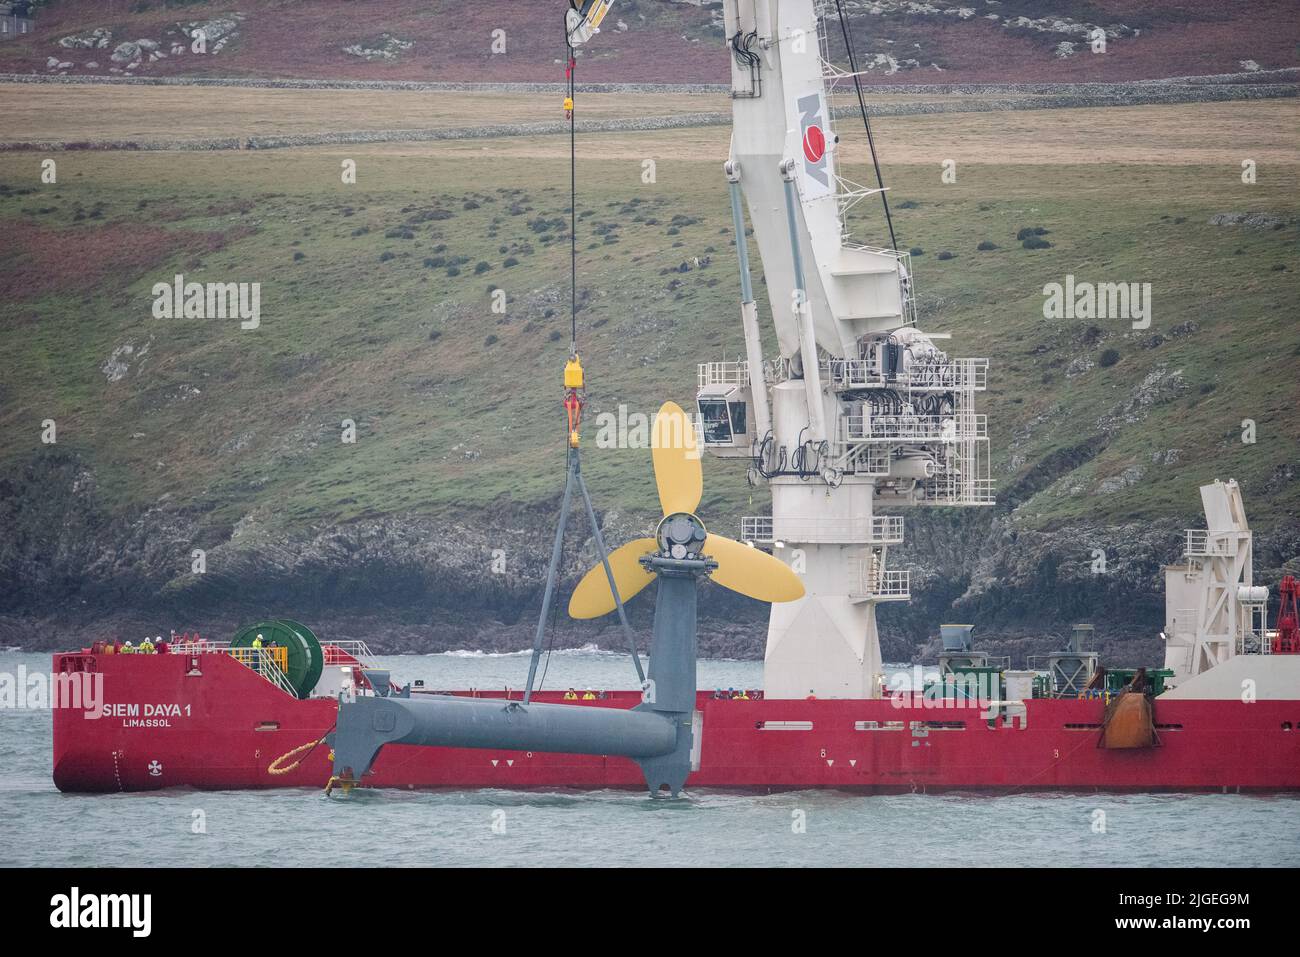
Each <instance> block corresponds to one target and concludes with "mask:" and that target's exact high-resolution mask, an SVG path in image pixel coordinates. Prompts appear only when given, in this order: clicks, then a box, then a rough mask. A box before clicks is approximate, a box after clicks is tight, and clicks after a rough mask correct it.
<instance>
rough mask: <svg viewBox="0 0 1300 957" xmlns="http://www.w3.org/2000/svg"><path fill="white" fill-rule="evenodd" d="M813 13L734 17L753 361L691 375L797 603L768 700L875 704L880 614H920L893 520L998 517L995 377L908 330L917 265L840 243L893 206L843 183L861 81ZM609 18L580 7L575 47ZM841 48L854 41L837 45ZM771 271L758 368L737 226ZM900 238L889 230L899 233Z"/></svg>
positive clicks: (737, 170) (574, 12) (709, 441)
mask: <svg viewBox="0 0 1300 957" xmlns="http://www.w3.org/2000/svg"><path fill="white" fill-rule="evenodd" d="M822 6H823V5H822V4H817V5H815V4H814V0H724V2H723V15H724V23H725V29H726V35H727V42H728V48H729V51H730V54H731V98H732V117H733V127H732V137H731V150H730V156H729V158H728V159H727V162H726V164H725V172H726V177H727V180H728V182H729V184H730V188H731V203H732V214H733V218H734V221H735V228H736V248H737V251H738V253H739V258H740V282H741V309H740V313H741V323H742V325H743V327H744V337H745V353H746V359H745V361H739V362H736V361H730V362H727V361H722V362H705V363H701V364H700V367H699V390H698V394H697V397H696V402H697V406H698V410H699V418H700V423H701V430H702V436H703V441H704V444H705V447H706V448H708V449H709V450H710V451H712V452H714V453H715V454H717V455H720V456H723V457H735V458H743V459H746V460H747V461H748V462H749V477H750V480H751V481H753V482H754V483H758V482H764V483H766V484H767V485H768V486H769V487H770V488H771V492H772V514H771V515H770V516H754V517H750V518H745V519H743V520H742V528H741V537H742V538H743V539H745V540H746V541H749V542H751V543H752V544H755V545H770V546H772V547H773V549H774V553H775V554H776V555H777V557H779V558H780V559H781V560H782V561H785V562H786V563H787V564H789V565H790V566H791V567H792V568H793V569H794V570H795V571H796V572H797V573H798V574H799V575H800V577H801V578H802V580H803V582H804V585H805V588H806V592H807V593H806V595H805V597H803V598H802V599H800V600H798V601H794V602H787V603H783V604H775V605H773V606H772V610H771V618H770V621H769V625H768V636H767V648H766V653H765V666H764V690H765V694H766V695H767V696H768V697H772V698H804V697H808V696H809V695H814V696H816V697H819V698H872V697H878V696H879V694H880V687H881V676H882V667H881V660H880V640H879V635H878V632H877V627H876V607H877V605H878V604H879V603H881V602H886V601H906V600H908V599H909V598H910V583H909V576H908V572H907V571H905V570H898V569H893V568H890V567H889V563H888V552H889V548H890V546H896V545H899V544H901V543H902V541H903V519H902V517H900V516H897V515H878V514H876V506H877V504H878V503H879V504H882V505H899V506H902V505H950V506H973V505H989V504H992V502H993V487H992V481H991V479H990V477H989V457H988V434H987V428H986V424H985V417H984V416H982V415H979V414H977V413H976V411H975V401H974V400H975V393H977V392H980V391H983V390H984V388H985V384H986V380H987V374H988V360H987V359H958V358H950V357H949V356H948V355H947V354H946V353H944V352H943V351H941V350H940V349H939V348H938V347H937V346H936V345H935V340H936V339H942V338H946V337H945V336H938V335H926V334H925V333H923V332H921V331H920V330H919V329H918V328H917V325H916V321H917V320H916V306H915V299H914V293H913V280H912V267H911V262H910V257H909V255H908V254H907V253H906V252H900V251H898V250H897V249H894V248H884V247H877V246H869V245H862V244H859V243H854V242H851V241H850V240H849V237H848V233H847V230H846V226H845V213H846V211H847V210H848V209H849V208H850V207H851V206H853V205H854V204H855V203H857V202H859V201H861V200H862V199H864V198H867V197H869V196H873V195H878V194H879V193H881V192H883V189H884V188H883V186H882V187H880V188H876V189H870V188H864V187H861V186H858V185H856V184H854V183H851V182H849V181H848V180H847V179H845V178H844V177H843V176H842V175H841V173H840V172H839V167H840V164H839V163H838V162H837V159H836V152H837V146H838V144H839V137H838V136H837V135H836V134H835V132H834V130H833V126H832V123H831V114H830V99H831V94H832V93H833V91H834V88H835V85H836V84H837V83H838V82H841V81H844V80H853V79H854V74H853V73H852V72H846V71H844V70H841V69H839V68H837V67H836V66H834V65H833V64H832V63H831V62H830V60H829V57H828V55H827V51H826V36H825V33H824V29H823V28H824V25H825V23H826V16H825V14H826V12H827V11H826V10H824V9H822V8H821V7H822ZM608 9H609V3H608V2H607V0H605V2H602V0H593V2H590V3H587V4H585V5H580V4H576V3H575V4H574V5H573V6H572V8H571V9H570V11H569V14H568V21H567V28H568V31H569V35H570V37H571V38H572V40H573V41H575V42H582V40H585V39H587V38H588V37H590V36H591V34H592V32H595V28H597V27H598V26H599V20H600V19H601V18H603V17H604V15H605V14H606V13H607V12H608ZM846 36H847V33H846ZM746 211H747V212H748V219H749V222H750V224H751V225H752V228H753V232H754V238H755V240H756V242H757V245H758V251H759V256H760V257H761V260H762V265H763V275H764V278H765V281H766V288H767V298H768V304H769V306H770V309H771V323H772V329H773V331H774V332H775V342H776V351H775V353H773V354H770V355H768V354H765V353H764V351H763V341H762V335H761V330H760V322H759V315H758V308H757V305H756V303H755V299H754V295H753V290H752V287H751V278H750V273H749V263H748V253H747V242H746V238H745V229H744V222H745V214H746ZM891 232H892V230H891Z"/></svg>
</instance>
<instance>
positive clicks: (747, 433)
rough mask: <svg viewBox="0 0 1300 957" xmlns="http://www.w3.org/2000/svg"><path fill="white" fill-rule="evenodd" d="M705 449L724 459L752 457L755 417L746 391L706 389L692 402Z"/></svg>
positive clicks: (738, 388) (731, 387)
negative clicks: (697, 416)
mask: <svg viewBox="0 0 1300 957" xmlns="http://www.w3.org/2000/svg"><path fill="white" fill-rule="evenodd" d="M695 402H696V406H697V408H698V409H699V413H700V428H701V432H702V433H703V437H704V444H705V446H706V447H707V448H708V449H709V450H710V451H711V452H714V453H716V454H717V455H720V456H722V457H724V458H726V457H728V456H737V457H739V456H743V455H749V454H751V450H752V447H753V444H754V439H755V435H754V426H753V421H754V417H753V415H751V414H750V412H751V410H750V407H749V405H750V398H749V389H747V388H745V387H743V386H739V385H723V384H718V385H707V386H704V387H703V388H701V389H700V391H699V394H698V395H697V396H696V399H695Z"/></svg>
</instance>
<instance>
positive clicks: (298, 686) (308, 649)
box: [230, 618, 325, 698]
mask: <svg viewBox="0 0 1300 957" xmlns="http://www.w3.org/2000/svg"><path fill="white" fill-rule="evenodd" d="M258 635H261V636H262V644H263V645H269V644H270V643H271V642H273V641H274V642H275V643H276V644H277V645H279V646H280V647H281V648H284V649H285V652H286V658H287V664H286V668H285V676H286V677H287V678H288V679H289V685H290V687H292V688H293V690H294V694H296V695H297V696H298V697H299V698H306V697H307V696H308V695H309V694H311V692H312V689H313V688H315V687H316V682H317V681H319V680H320V676H321V672H322V671H323V670H324V668H325V652H324V651H323V650H322V649H321V645H320V639H318V638H317V637H316V635H315V634H314V633H313V632H312V630H311V629H310V628H308V627H307V626H306V625H304V624H302V623H301V622H297V621H294V620H293V619H291V618H274V619H270V620H268V621H259V622H257V623H256V624H253V625H249V626H248V627H246V628H241V629H240V630H239V632H238V633H237V634H236V635H235V637H234V638H232V639H231V640H230V647H231V648H251V647H253V641H254V639H256V638H257V636H258Z"/></svg>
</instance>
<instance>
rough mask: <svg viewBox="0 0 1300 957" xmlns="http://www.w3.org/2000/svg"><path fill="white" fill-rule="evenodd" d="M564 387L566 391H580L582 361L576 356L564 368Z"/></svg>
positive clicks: (581, 386)
mask: <svg viewBox="0 0 1300 957" xmlns="http://www.w3.org/2000/svg"><path fill="white" fill-rule="evenodd" d="M564 387H565V388H566V389H581V388H583V384H582V360H581V359H579V358H578V357H577V356H576V355H575V356H573V358H571V359H570V360H569V361H568V362H567V363H565V366H564Z"/></svg>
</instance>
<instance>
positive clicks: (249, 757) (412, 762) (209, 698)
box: [54, 653, 1300, 793]
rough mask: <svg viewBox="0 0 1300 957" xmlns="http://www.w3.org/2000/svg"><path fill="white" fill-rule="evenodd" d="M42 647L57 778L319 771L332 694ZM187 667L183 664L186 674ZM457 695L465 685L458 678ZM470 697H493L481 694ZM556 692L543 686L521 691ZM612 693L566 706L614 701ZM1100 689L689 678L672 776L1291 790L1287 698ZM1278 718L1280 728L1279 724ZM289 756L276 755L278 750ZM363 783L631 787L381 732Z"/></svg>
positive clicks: (589, 771)
mask: <svg viewBox="0 0 1300 957" xmlns="http://www.w3.org/2000/svg"><path fill="white" fill-rule="evenodd" d="M193 660H194V659H193V658H191V657H190V656H187V655H152V656H144V655H141V656H113V655H108V656H98V657H95V656H89V655H86V654H85V653H81V654H69V655H55V656H54V673H55V674H60V673H69V672H72V673H82V674H86V673H89V674H91V675H100V676H102V679H95V680H97V681H98V680H102V685H101V687H102V692H103V696H102V702H103V708H102V714H101V716H100V717H97V718H95V717H90V716H89V714H88V712H87V711H86V710H85V708H84V707H56V708H55V709H54V783H55V784H56V785H57V786H58V787H59V789H60V790H63V791H89V792H105V791H142V790H154V789H159V788H166V787H195V788H209V789H251V788H283V787H315V788H320V787H324V785H325V784H326V782H327V781H328V780H329V778H330V774H331V766H330V760H329V754H328V747H327V746H326V745H323V744H322V745H320V746H318V747H316V748H315V749H314V750H312V751H310V752H309V753H307V754H306V756H305V757H304V758H302V761H301V763H300V764H299V765H298V766H297V767H295V768H293V769H292V770H290V771H289V772H288V773H285V774H274V773H272V771H271V767H272V765H273V763H274V762H276V760H277V759H278V758H280V757H281V756H282V755H285V754H286V753H287V752H290V751H292V750H293V749H295V748H298V747H300V746H301V745H304V744H307V743H310V742H313V741H317V740H319V739H320V738H322V737H323V736H324V735H326V734H327V733H328V732H329V731H330V730H331V729H332V728H333V725H334V721H335V718H336V716H337V712H338V704H337V702H335V701H333V700H331V699H317V700H306V701H300V700H297V699H295V698H293V697H292V696H290V695H288V694H285V693H284V692H282V691H280V690H279V689H277V688H275V687H273V686H272V685H271V684H270V683H269V682H267V681H265V680H263V679H262V678H261V677H259V676H258V675H257V674H255V673H254V672H252V671H251V670H249V669H248V668H246V667H244V666H243V665H241V664H240V663H239V662H237V661H235V660H234V659H232V658H230V657H228V656H226V655H222V654H206V655H202V656H199V661H200V667H199V668H197V669H195V668H193ZM196 671H197V672H199V673H197V674H196V673H194V672H196ZM467 693H468V692H467ZM485 696H498V697H499V696H504V693H501V694H498V695H485ZM534 698H535V700H539V701H557V700H559V698H560V695H559V694H558V693H557V692H547V693H541V694H538V695H535V696H534ZM638 700H639V697H638V695H637V693H636V692H630V691H628V692H613V693H610V694H608V695H607V696H606V697H605V698H604V699H601V700H597V701H579V702H571V703H570V704H571V705H572V706H573V707H624V708H626V707H631V706H633V705H634V704H635V703H636V702H637V701H638ZM1103 707H1104V705H1103V703H1102V702H1101V701H1097V700H1082V701H1081V700H1052V699H1035V700H1030V701H1027V702H1025V719H1024V720H1023V721H1010V722H1009V721H1005V720H1003V719H998V720H995V721H993V722H990V721H988V720H987V719H986V718H985V717H984V715H983V713H982V712H981V711H980V709H978V708H975V707H970V706H963V707H946V708H936V707H920V706H909V707H901V708H900V707H897V706H896V705H895V703H894V702H893V701H891V700H879V701H867V700H824V701H786V700H766V699H760V700H715V699H714V698H713V697H712V695H710V694H701V695H700V697H699V703H698V708H699V711H700V712H701V716H702V723H701V725H700V727H701V728H702V734H701V743H700V748H699V761H698V764H699V767H698V770H696V771H694V772H693V773H692V774H691V776H690V778H689V780H688V782H687V787H688V788H689V787H713V788H736V789H770V790H790V789H802V788H834V789H843V790H855V791H863V792H869V793H873V792H874V793H897V792H910V791H928V792H935V791H944V790H959V789H970V790H1001V791H1006V790H1026V791H1037V790H1089V791H1091V790H1099V791H1203V790H1216V791H1217V790H1231V791H1238V790H1243V791H1244V790H1252V791H1255V790H1259V791H1281V790H1300V702H1297V701H1257V702H1254V703H1251V704H1246V703H1243V702H1240V701H1232V700H1222V701H1219V700H1214V701H1203V700H1162V699H1159V698H1157V699H1156V702H1155V714H1156V719H1155V720H1156V724H1157V730H1158V734H1159V739H1160V743H1159V746H1158V747H1154V748H1149V749H1134V750H1106V749H1103V748H1101V747H1100V746H1099V740H1100V725H1101V720H1102V712H1103ZM1292 729H1296V730H1292ZM290 763H291V761H288V762H282V764H290ZM362 783H363V784H365V785H367V786H370V787H381V788H403V789H414V788H418V789H431V788H457V789H460V788H507V789H527V788H578V789H598V788H638V789H639V788H642V787H644V783H643V779H642V775H641V771H640V769H639V768H638V767H637V765H636V764H635V763H634V762H632V761H631V760H628V759H626V758H619V757H592V756H584V755H566V754H548V753H540V752H522V751H520V752H516V751H488V750H468V749H455V748H426V747H415V746H409V745H390V746H388V747H386V748H384V750H383V751H382V752H381V753H380V755H379V758H378V760H377V761H376V762H375V766H374V769H373V772H372V773H371V774H370V775H367V777H366V778H365V779H364V781H363V782H362Z"/></svg>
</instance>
